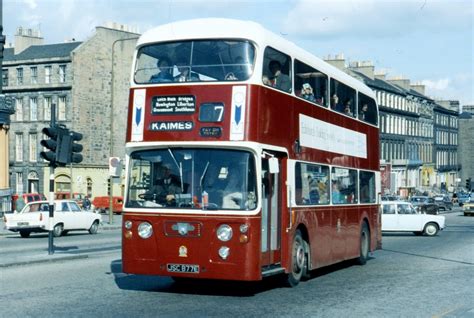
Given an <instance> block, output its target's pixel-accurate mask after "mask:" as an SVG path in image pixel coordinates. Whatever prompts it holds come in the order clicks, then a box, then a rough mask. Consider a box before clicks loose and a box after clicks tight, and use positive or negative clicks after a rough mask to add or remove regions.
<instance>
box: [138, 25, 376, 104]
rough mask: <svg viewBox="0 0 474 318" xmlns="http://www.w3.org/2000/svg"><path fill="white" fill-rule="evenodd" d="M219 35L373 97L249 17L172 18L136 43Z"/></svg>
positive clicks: (356, 81)
mask: <svg viewBox="0 0 474 318" xmlns="http://www.w3.org/2000/svg"><path fill="white" fill-rule="evenodd" d="M222 38H224V39H246V40H250V41H252V42H254V43H255V44H256V45H257V46H258V47H259V48H260V49H264V48H265V47H266V46H271V47H273V48H274V49H277V50H279V51H281V52H284V53H286V54H288V55H290V56H291V57H292V58H296V59H298V60H300V61H301V62H304V63H306V64H308V65H311V66H313V67H315V68H317V69H318V70H319V71H321V72H323V73H326V74H327V75H329V77H331V78H334V79H336V80H338V81H340V82H343V83H345V84H347V85H349V86H351V87H353V88H355V89H357V90H358V91H359V92H361V93H364V94H366V95H367V96H370V97H372V98H375V96H374V93H373V91H372V90H371V89H370V88H369V87H367V86H366V85H365V84H364V83H362V82H361V81H359V80H357V79H355V78H353V77H352V76H350V75H348V74H346V73H344V72H343V71H341V70H339V69H338V68H336V67H334V66H332V65H330V64H329V63H327V62H325V61H323V60H322V59H320V58H318V57H316V56H314V55H313V54H311V53H309V52H307V51H305V50H303V49H302V48H300V47H298V46H297V45H296V44H294V43H293V42H291V41H288V40H286V39H284V38H282V37H281V36H279V35H277V34H275V33H273V32H270V31H268V30H266V29H265V28H263V27H262V26H261V25H260V24H258V23H256V22H253V21H242V20H234V19H222V18H206V19H194V20H184V21H177V22H172V23H168V24H164V25H161V26H158V27H155V28H153V29H150V30H148V31H146V32H145V33H144V34H143V35H142V36H141V37H140V38H139V40H138V43H137V46H142V45H144V44H151V43H157V42H170V41H183V40H195V39H222Z"/></svg>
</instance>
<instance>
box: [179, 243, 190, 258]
mask: <svg viewBox="0 0 474 318" xmlns="http://www.w3.org/2000/svg"><path fill="white" fill-rule="evenodd" d="M179 257H188V249H187V247H186V246H184V245H181V246H180V247H179Z"/></svg>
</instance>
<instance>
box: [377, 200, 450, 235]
mask: <svg viewBox="0 0 474 318" xmlns="http://www.w3.org/2000/svg"><path fill="white" fill-rule="evenodd" d="M380 209H381V213H382V231H383V232H384V231H385V232H413V233H415V234H416V235H422V234H425V235H428V236H434V235H436V234H438V231H440V230H443V229H444V227H445V217H444V216H442V215H432V214H425V213H420V212H417V211H416V209H415V208H414V207H413V205H412V204H411V203H409V202H404V201H382V204H381V205H380Z"/></svg>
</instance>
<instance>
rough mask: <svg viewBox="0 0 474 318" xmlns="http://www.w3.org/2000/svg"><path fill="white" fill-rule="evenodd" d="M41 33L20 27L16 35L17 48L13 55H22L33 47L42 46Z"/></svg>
mask: <svg viewBox="0 0 474 318" xmlns="http://www.w3.org/2000/svg"><path fill="white" fill-rule="evenodd" d="M42 44H43V38H42V37H41V32H40V31H39V30H35V29H25V28H22V27H18V28H17V29H16V33H15V47H14V50H13V53H14V54H15V55H16V54H20V53H21V52H23V51H24V50H26V49H27V48H29V47H30V46H32V45H42Z"/></svg>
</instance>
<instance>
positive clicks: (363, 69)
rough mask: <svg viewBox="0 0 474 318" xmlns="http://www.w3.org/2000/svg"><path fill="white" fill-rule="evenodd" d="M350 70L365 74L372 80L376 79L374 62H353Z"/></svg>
mask: <svg viewBox="0 0 474 318" xmlns="http://www.w3.org/2000/svg"><path fill="white" fill-rule="evenodd" d="M350 68H351V70H354V71H357V72H359V73H362V74H364V75H365V76H367V77H368V78H370V79H374V63H372V61H362V62H353V63H351V65H350Z"/></svg>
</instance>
